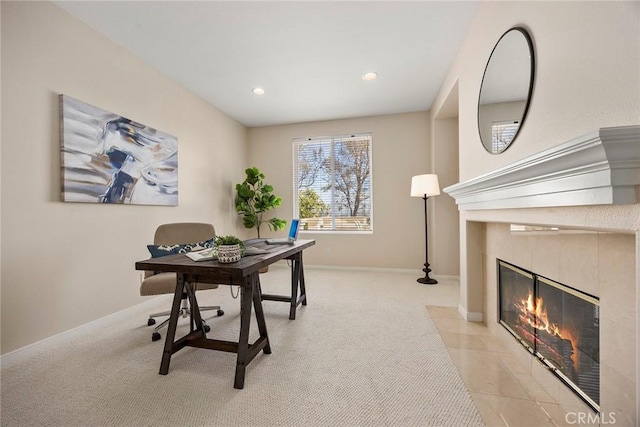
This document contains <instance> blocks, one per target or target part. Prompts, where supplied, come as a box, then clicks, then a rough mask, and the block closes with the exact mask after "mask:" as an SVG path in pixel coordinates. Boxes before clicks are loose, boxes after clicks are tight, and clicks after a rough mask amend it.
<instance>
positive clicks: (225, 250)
mask: <svg viewBox="0 0 640 427" xmlns="http://www.w3.org/2000/svg"><path fill="white" fill-rule="evenodd" d="M240 258H242V249H241V248H240V245H237V244H236V245H221V246H218V262H220V263H223V264H226V263H230V262H237V261H240Z"/></svg>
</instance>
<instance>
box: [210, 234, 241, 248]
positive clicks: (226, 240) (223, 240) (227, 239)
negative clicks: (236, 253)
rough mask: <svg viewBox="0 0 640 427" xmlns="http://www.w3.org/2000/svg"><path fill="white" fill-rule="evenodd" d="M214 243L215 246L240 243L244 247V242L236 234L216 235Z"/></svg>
mask: <svg viewBox="0 0 640 427" xmlns="http://www.w3.org/2000/svg"><path fill="white" fill-rule="evenodd" d="M215 243H216V246H224V245H240V247H241V248H242V249H244V247H245V246H244V242H243V241H242V240H240V239H239V238H237V237H236V236H216V239H215Z"/></svg>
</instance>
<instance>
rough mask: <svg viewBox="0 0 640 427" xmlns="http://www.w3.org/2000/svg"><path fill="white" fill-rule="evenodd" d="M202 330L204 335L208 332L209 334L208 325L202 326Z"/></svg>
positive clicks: (209, 328)
mask: <svg viewBox="0 0 640 427" xmlns="http://www.w3.org/2000/svg"><path fill="white" fill-rule="evenodd" d="M202 329H203V330H204V333H205V334H206V333H208V332H211V326H209V325H203V326H202Z"/></svg>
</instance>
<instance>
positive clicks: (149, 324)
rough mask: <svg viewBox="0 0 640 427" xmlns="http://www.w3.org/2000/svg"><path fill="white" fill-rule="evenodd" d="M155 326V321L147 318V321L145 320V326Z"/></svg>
mask: <svg viewBox="0 0 640 427" xmlns="http://www.w3.org/2000/svg"><path fill="white" fill-rule="evenodd" d="M155 324H156V319H153V318H149V320H147V326H151V325H155Z"/></svg>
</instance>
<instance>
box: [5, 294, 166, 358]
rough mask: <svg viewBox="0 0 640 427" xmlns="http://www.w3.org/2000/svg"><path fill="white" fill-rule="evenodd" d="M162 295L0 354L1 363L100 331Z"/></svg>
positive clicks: (151, 303)
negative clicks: (74, 337)
mask: <svg viewBox="0 0 640 427" xmlns="http://www.w3.org/2000/svg"><path fill="white" fill-rule="evenodd" d="M162 297H163V296H162V295H161V296H158V297H155V298H152V299H149V300H147V301H144V302H141V303H140V304H136V305H133V306H131V307H128V308H125V309H124V310H120V311H117V312H115V313H112V314H109V315H107V316H104V317H101V318H100V319H96V320H93V321H91V322H89V323H85V324H84V325H80V326H77V327H75V328H73V329H69V330H68V331H64V332H61V333H59V334H56V335H53V336H50V337H47V338H44V339H42V340H40V341H36V342H34V343H32V344H29V345H26V346H24V347H21V348H18V349H16V350H13V351H10V352H8V353H6V354H3V355H0V365H1V366H2V367H3V368H5V367H9V366H11V365H12V364H14V363H16V362H18V361H21V360H22V359H24V358H26V357H29V356H32V355H34V354H36V353H39V352H41V351H42V350H44V349H46V348H47V347H48V346H58V345H59V344H60V342H61V341H63V340H66V339H68V338H70V337H73V336H79V335H85V334H88V333H91V332H93V331H96V332H99V331H100V330H102V329H103V328H104V327H106V326H108V325H109V324H111V323H113V322H115V321H118V320H120V319H123V318H125V317H126V316H128V315H129V313H130V312H131V311H134V310H138V309H143V308H144V307H145V306H146V305H149V306H151V305H153V304H155V303H156V301H157V300H158V299H159V298H162Z"/></svg>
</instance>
